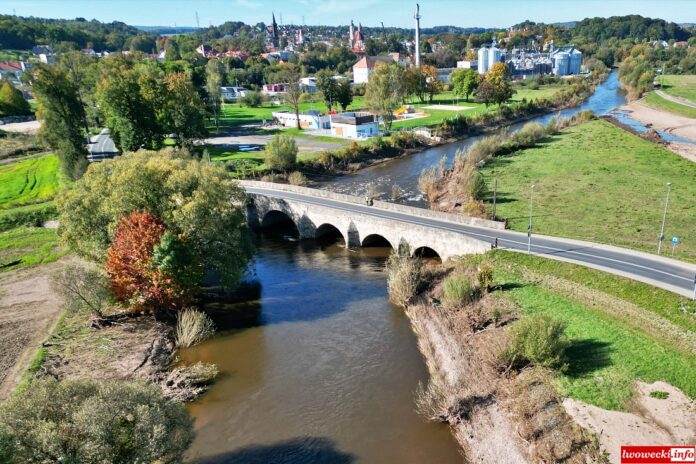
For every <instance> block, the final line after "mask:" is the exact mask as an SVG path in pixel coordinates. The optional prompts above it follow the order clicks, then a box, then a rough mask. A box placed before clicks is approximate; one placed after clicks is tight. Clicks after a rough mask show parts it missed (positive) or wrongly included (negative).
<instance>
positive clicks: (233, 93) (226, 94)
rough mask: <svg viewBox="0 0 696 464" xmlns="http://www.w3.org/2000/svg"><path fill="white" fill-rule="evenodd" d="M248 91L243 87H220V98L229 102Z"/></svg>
mask: <svg viewBox="0 0 696 464" xmlns="http://www.w3.org/2000/svg"><path fill="white" fill-rule="evenodd" d="M248 91H249V90H248V89H245V88H244V87H220V94H221V95H222V99H223V100H224V101H230V102H233V101H237V99H239V98H240V97H243V96H244V95H246V93H247V92H248Z"/></svg>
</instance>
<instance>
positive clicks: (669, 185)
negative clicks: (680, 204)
mask: <svg viewBox="0 0 696 464" xmlns="http://www.w3.org/2000/svg"><path fill="white" fill-rule="evenodd" d="M671 191H672V183H671V182H667V198H665V210H664V211H663V212H662V227H661V228H660V239H659V240H658V242H657V254H658V255H659V254H660V250H662V242H663V241H664V239H665V222H667V205H668V204H669V192H671Z"/></svg>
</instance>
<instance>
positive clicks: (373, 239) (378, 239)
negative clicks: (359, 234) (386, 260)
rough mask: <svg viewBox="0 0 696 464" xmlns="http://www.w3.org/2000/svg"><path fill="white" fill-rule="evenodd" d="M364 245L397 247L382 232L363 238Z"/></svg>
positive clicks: (367, 246) (366, 246)
mask: <svg viewBox="0 0 696 464" xmlns="http://www.w3.org/2000/svg"><path fill="white" fill-rule="evenodd" d="M362 246H363V248H369V247H385V248H386V247H389V248H392V249H395V248H394V245H393V244H392V243H391V242H390V241H389V240H388V239H387V238H385V237H384V236H383V235H380V234H370V235H368V236H366V237H365V238H364V239H362Z"/></svg>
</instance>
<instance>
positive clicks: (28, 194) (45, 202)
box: [0, 155, 67, 271]
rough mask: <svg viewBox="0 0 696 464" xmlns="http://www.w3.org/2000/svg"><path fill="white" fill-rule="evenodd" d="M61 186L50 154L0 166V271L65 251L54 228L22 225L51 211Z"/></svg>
mask: <svg viewBox="0 0 696 464" xmlns="http://www.w3.org/2000/svg"><path fill="white" fill-rule="evenodd" d="M60 186H61V175H60V169H59V166H58V159H57V158H56V157H55V156H53V155H49V156H44V157H41V158H35V159H30V160H26V161H18V162H15V163H10V164H5V165H2V166H0V231H2V232H0V271H7V270H11V269H16V268H21V267H30V266H34V265H37V264H41V263H46V262H51V261H55V260H56V259H58V258H60V257H61V256H63V255H64V254H65V253H67V250H66V249H65V248H63V247H61V246H60V244H59V240H58V235H57V233H56V230H55V229H44V228H40V227H29V226H27V225H25V224H28V223H35V222H36V221H42V220H43V219H45V218H46V217H47V216H51V215H52V213H51V212H52V211H54V209H53V208H54V207H53V197H54V196H55V195H56V193H57V192H58V190H59V189H60Z"/></svg>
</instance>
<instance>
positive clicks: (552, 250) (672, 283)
mask: <svg viewBox="0 0 696 464" xmlns="http://www.w3.org/2000/svg"><path fill="white" fill-rule="evenodd" d="M244 188H245V189H246V191H247V192H249V193H254V194H259V195H265V196H269V197H276V198H284V199H287V200H295V201H301V202H303V203H308V204H314V205H320V206H324V207H330V208H334V209H336V210H340V211H345V212H347V213H351V212H355V213H360V214H365V215H371V216H378V217H382V218H388V219H393V220H397V221H400V222H404V223H411V224H418V225H421V226H426V227H432V228H436V229H443V230H449V231H453V232H459V233H462V234H464V235H467V236H469V237H473V238H477V239H479V240H483V241H485V242H489V243H491V244H493V243H494V242H495V240H496V239H498V246H499V247H500V248H506V249H509V250H513V251H522V252H526V251H527V234H525V233H521V232H514V231H510V230H496V229H492V228H487V227H478V226H471V225H463V224H457V223H454V222H447V221H442V220H436V219H430V218H423V217H419V216H418V215H417V214H406V213H401V212H396V211H388V210H384V209H380V208H376V207H370V206H365V205H362V204H356V203H348V202H344V201H339V200H335V199H328V198H319V197H315V196H312V195H308V194H301V193H296V192H288V191H282V190H275V189H271V188H267V187H250V186H247V185H245V186H244ZM414 210H417V208H414ZM531 251H532V253H533V254H535V255H539V256H543V257H546V258H550V259H556V260H560V261H568V262H573V263H576V264H582V265H585V266H588V267H592V268H595V269H600V270H603V271H606V272H610V273H612V274H617V275H621V276H624V277H628V278H631V279H634V280H638V281H641V282H645V283H648V284H651V285H654V286H656V287H660V288H663V289H666V290H669V291H672V292H675V293H678V294H680V295H683V296H686V297H689V298H693V297H694V280H695V278H696V266H695V265H693V264H689V263H684V262H681V261H677V260H673V259H669V258H663V257H660V256H657V255H651V254H648V253H642V252H638V251H634V250H628V249H625V248H618V247H612V246H607V245H600V244H596V243H591V242H582V241H578V240H572V239H564V238H557V237H548V236H541V235H533V236H532V246H531Z"/></svg>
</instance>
